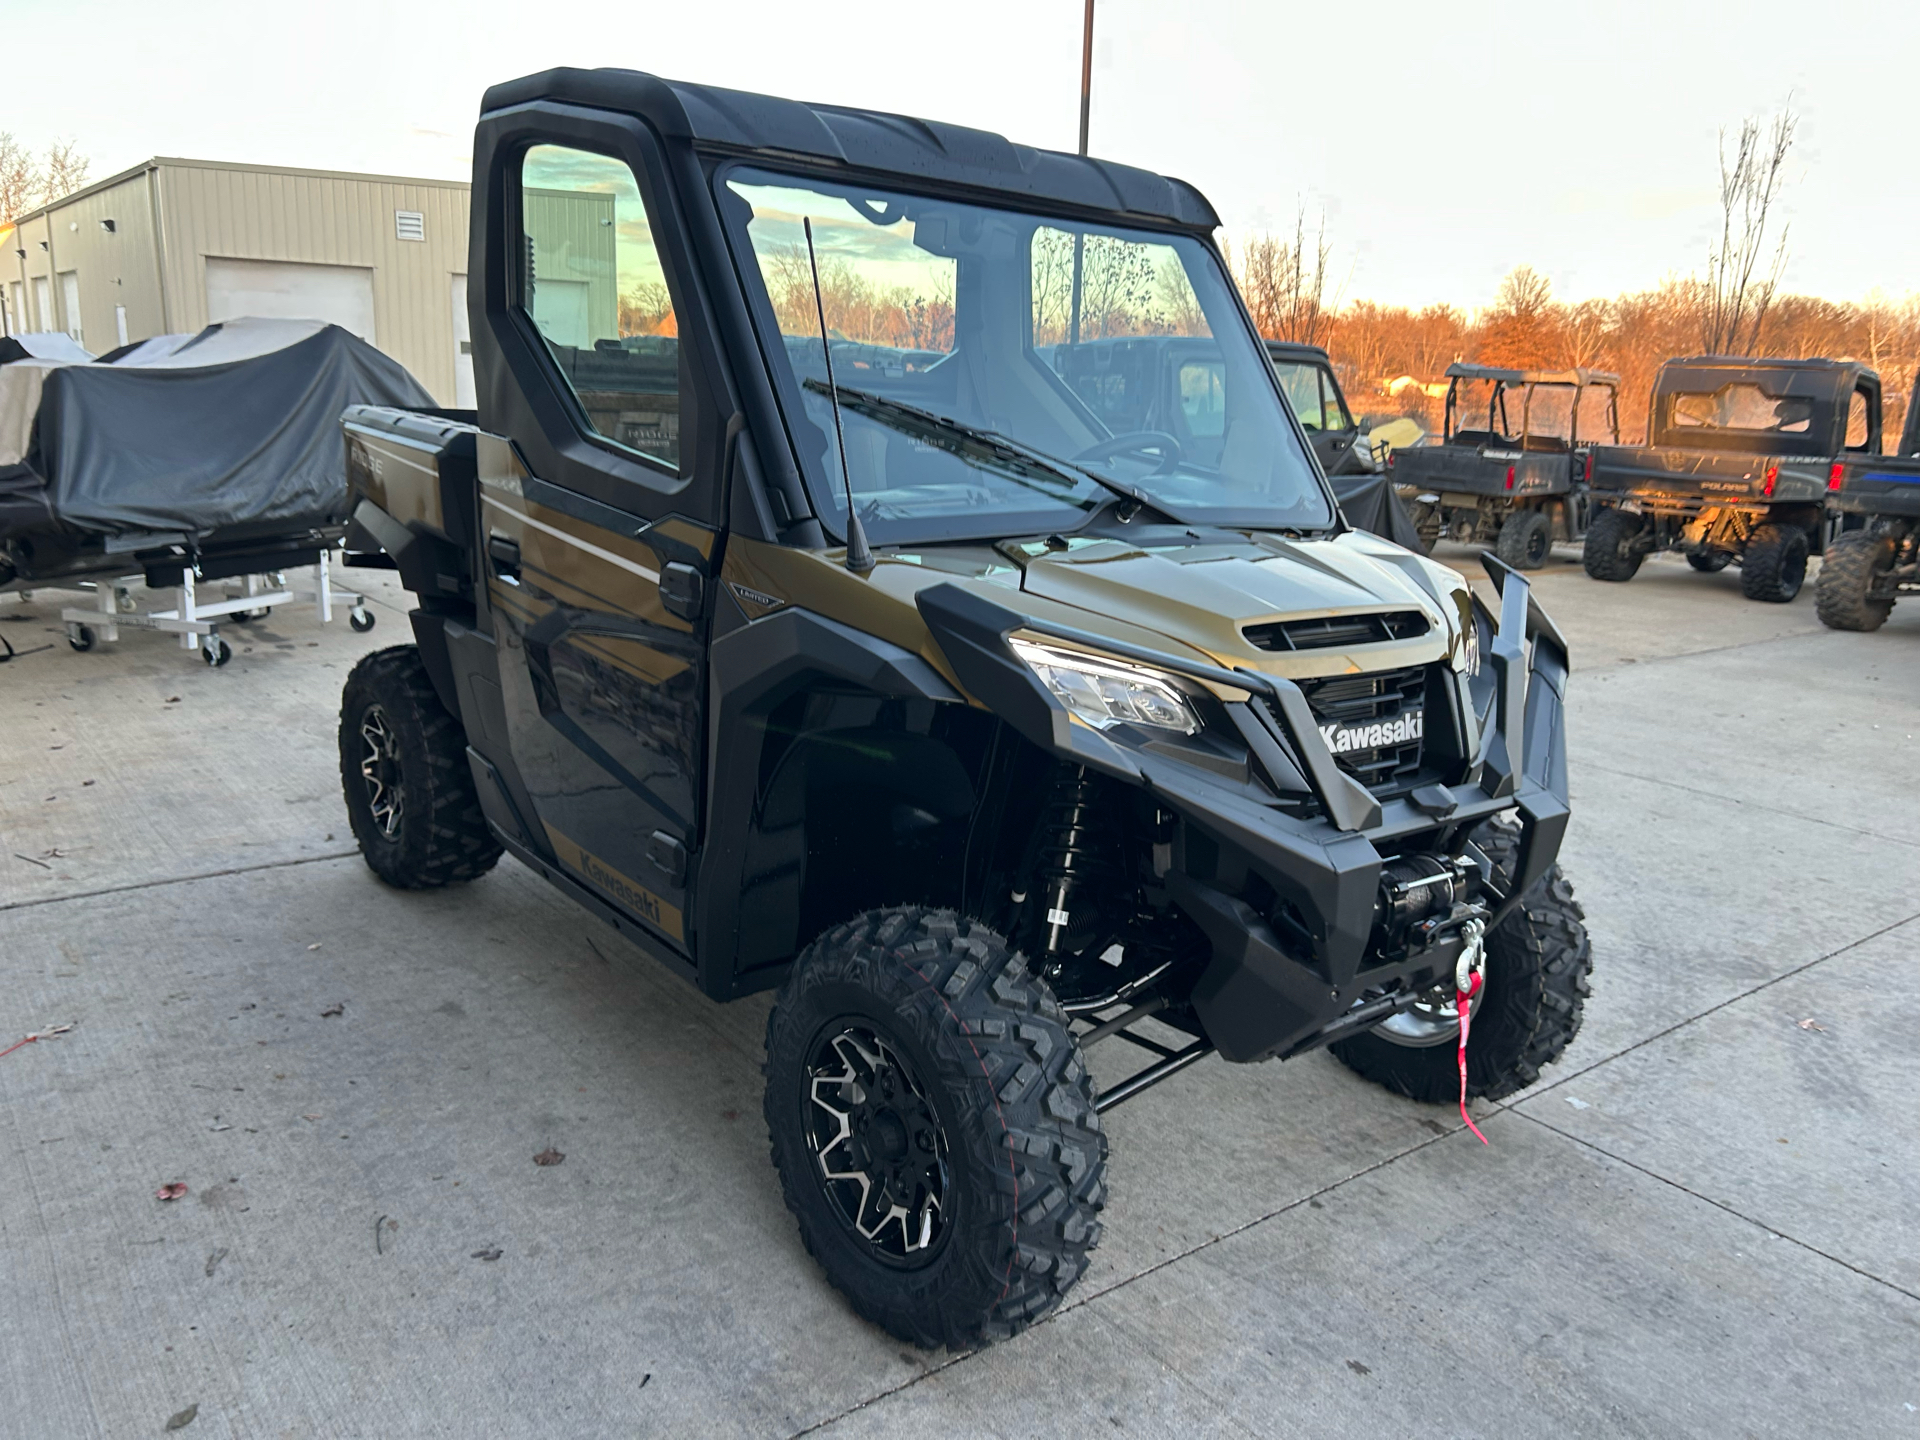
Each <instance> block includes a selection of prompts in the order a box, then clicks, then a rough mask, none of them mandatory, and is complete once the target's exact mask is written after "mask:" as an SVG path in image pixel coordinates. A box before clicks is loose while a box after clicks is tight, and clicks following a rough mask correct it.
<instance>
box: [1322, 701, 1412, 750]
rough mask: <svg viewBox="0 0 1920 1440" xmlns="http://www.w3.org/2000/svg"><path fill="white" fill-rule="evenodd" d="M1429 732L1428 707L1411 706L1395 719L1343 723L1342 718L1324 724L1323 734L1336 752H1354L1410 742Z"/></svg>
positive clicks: (1328, 744)
mask: <svg viewBox="0 0 1920 1440" xmlns="http://www.w3.org/2000/svg"><path fill="white" fill-rule="evenodd" d="M1425 733H1426V711H1424V710H1409V711H1407V712H1406V713H1405V714H1403V715H1401V716H1400V717H1399V718H1398V719H1395V720H1376V721H1373V722H1372V723H1370V724H1366V725H1342V724H1340V723H1339V722H1338V721H1335V722H1332V723H1330V724H1326V725H1322V726H1321V727H1320V738H1321V739H1322V740H1324V741H1326V742H1327V749H1329V750H1331V751H1332V752H1333V753H1334V754H1336V755H1351V754H1352V753H1353V752H1354V751H1356V750H1380V749H1384V748H1385V747H1386V746H1388V745H1406V744H1410V743H1411V742H1413V741H1415V740H1418V739H1419V738H1420V737H1421V736H1422V735H1423V734H1425Z"/></svg>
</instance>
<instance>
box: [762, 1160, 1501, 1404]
mask: <svg viewBox="0 0 1920 1440" xmlns="http://www.w3.org/2000/svg"><path fill="white" fill-rule="evenodd" d="M1465 1130H1466V1127H1465V1126H1464V1125H1455V1126H1452V1127H1450V1128H1449V1129H1448V1130H1447V1131H1446V1132H1445V1133H1443V1134H1439V1135H1433V1136H1429V1137H1428V1138H1427V1139H1425V1140H1421V1141H1418V1142H1416V1143H1415V1144H1413V1145H1409V1146H1408V1147H1407V1148H1406V1149H1404V1150H1396V1151H1394V1153H1393V1154H1391V1155H1387V1156H1383V1157H1382V1158H1381V1159H1379V1160H1376V1161H1374V1162H1373V1164H1371V1165H1366V1166H1363V1167H1361V1168H1360V1169H1358V1170H1355V1171H1353V1172H1352V1173H1351V1174H1348V1175H1343V1176H1341V1177H1340V1178H1339V1179H1338V1180H1331V1181H1329V1182H1328V1183H1327V1184H1325V1185H1322V1186H1321V1187H1320V1188H1319V1189H1317V1190H1310V1191H1308V1192H1307V1193H1306V1194H1304V1195H1301V1196H1299V1197H1297V1198H1296V1199H1293V1200H1289V1201H1288V1202H1287V1203H1286V1204H1284V1205H1282V1206H1279V1207H1278V1208H1276V1209H1273V1210H1269V1211H1268V1212H1267V1213H1266V1214H1264V1215H1257V1216H1255V1217H1254V1218H1253V1219H1251V1220H1246V1221H1242V1222H1241V1223H1240V1224H1238V1225H1236V1226H1234V1227H1233V1228H1232V1229H1231V1230H1223V1231H1221V1232H1220V1233H1219V1234H1218V1235H1213V1236H1209V1237H1208V1238H1207V1239H1205V1240H1202V1241H1200V1242H1199V1243H1198V1244H1196V1245H1190V1246H1188V1247H1187V1248H1186V1249H1185V1250H1182V1251H1179V1252H1178V1253H1177V1254H1173V1255H1168V1256H1166V1257H1165V1258H1164V1259H1161V1260H1157V1261H1155V1262H1154V1263H1153V1264H1151V1265H1149V1266H1147V1268H1146V1269H1144V1270H1137V1271H1135V1272H1134V1273H1133V1274H1131V1275H1127V1276H1124V1277H1122V1278H1121V1279H1119V1280H1116V1281H1114V1282H1113V1283H1112V1284H1111V1285H1108V1286H1107V1287H1106V1288H1105V1289H1102V1290H1095V1291H1092V1292H1091V1293H1088V1294H1085V1295H1080V1296H1076V1297H1075V1298H1074V1299H1071V1300H1068V1301H1066V1302H1065V1303H1063V1304H1062V1305H1061V1306H1060V1307H1059V1308H1058V1309H1057V1310H1054V1311H1052V1312H1051V1313H1050V1314H1048V1315H1046V1316H1045V1317H1044V1318H1042V1319H1040V1320H1037V1321H1035V1322H1034V1324H1033V1325H1032V1327H1031V1328H1032V1329H1033V1330H1040V1329H1042V1328H1044V1327H1045V1326H1048V1325H1052V1324H1054V1323H1055V1322H1056V1321H1059V1320H1062V1319H1065V1318H1066V1317H1067V1316H1068V1315H1071V1314H1072V1313H1073V1312H1074V1311H1076V1310H1080V1309H1083V1308H1085V1307H1086V1306H1089V1305H1093V1304H1097V1303H1098V1302H1099V1301H1101V1300H1104V1299H1106V1298H1107V1296H1109V1295H1114V1294H1117V1293H1119V1292H1120V1291H1122V1290H1124V1289H1126V1288H1127V1287H1128V1286H1129V1285H1132V1284H1133V1283H1134V1282H1135V1281H1138V1280H1145V1279H1146V1278H1147V1277H1148V1276H1151V1275H1157V1274H1159V1273H1160V1272H1161V1271H1162V1270H1165V1269H1166V1268H1167V1267H1168V1266H1169V1265H1177V1264H1179V1263H1180V1262H1181V1261H1182V1260H1187V1259H1190V1258H1192V1257H1193V1256H1195V1255H1198V1254H1200V1253H1201V1252H1202V1251H1204V1250H1210V1249H1212V1248H1213V1247H1214V1246H1215V1245H1219V1244H1221V1243H1222V1242H1224V1241H1227V1240H1232V1239H1233V1238H1235V1237H1236V1236H1239V1235H1244V1234H1246V1233H1247V1232H1248V1231H1249V1230H1253V1229H1255V1228H1257V1227H1259V1226H1261V1225H1264V1224H1266V1223H1267V1222H1268V1221H1269V1220H1276V1219H1278V1218H1279V1217H1280V1216H1282V1215H1285V1214H1288V1213H1289V1212H1291V1211H1294V1210H1298V1209H1299V1208H1300V1207H1301V1206H1303V1205H1306V1204H1308V1203H1310V1202H1312V1201H1314V1200H1318V1199H1319V1198H1320V1197H1321V1196H1323V1195H1330V1194H1332V1193H1333V1192H1334V1191H1336V1190H1338V1189H1340V1188H1341V1187H1342V1186H1343V1185H1350V1184H1352V1183H1353V1182H1354V1181H1355V1180H1362V1179H1365V1178H1366V1177H1367V1176H1369V1175H1372V1174H1375V1173H1376V1172H1378V1171H1381V1170H1384V1169H1386V1168H1387V1166H1389V1165H1393V1164H1396V1163H1398V1162H1399V1161H1401V1160H1404V1159H1406V1158H1407V1157H1408V1156H1409V1155H1418V1154H1419V1153H1420V1152H1421V1151H1422V1150H1425V1149H1426V1148H1427V1147H1428V1146H1429V1145H1438V1144H1439V1143H1440V1142H1441V1141H1442V1140H1448V1139H1451V1138H1452V1137H1453V1136H1455V1135H1457V1134H1463V1133H1465ZM980 1353H981V1352H980V1351H979V1350H969V1351H967V1352H965V1353H964V1354H961V1355H954V1356H950V1357H949V1358H948V1359H946V1360H943V1361H942V1362H941V1363H940V1364H938V1365H935V1366H932V1367H930V1368H928V1369H926V1370H923V1371H921V1372H920V1373H919V1374H918V1375H915V1376H912V1377H911V1378H909V1379H906V1380H902V1381H901V1382H900V1383H899V1384H898V1385H892V1386H889V1387H888V1388H887V1389H885V1390H882V1391H879V1392H878V1393H877V1394H874V1395H869V1396H868V1397H867V1398H866V1399H864V1400H862V1401H860V1402H859V1403H858V1404H855V1405H850V1406H848V1407H847V1408H846V1409H845V1410H842V1411H840V1412H839V1413H838V1414H834V1415H829V1416H827V1417H826V1418H824V1419H821V1420H816V1421H815V1422H814V1423H813V1424H811V1425H809V1426H807V1427H806V1428H805V1429H804V1430H796V1431H794V1432H793V1433H792V1435H790V1436H789V1437H788V1440H800V1437H802V1436H804V1435H812V1434H815V1433H816V1432H818V1431H821V1430H824V1429H826V1427H827V1426H829V1425H837V1424H838V1423H839V1422H840V1421H842V1420H844V1419H846V1418H847V1417H848V1416H849V1415H857V1414H858V1413H859V1412H860V1411H862V1410H865V1409H866V1408H867V1407H868V1406H870V1405H877V1404H878V1403H879V1402H880V1401H882V1400H886V1399H888V1398H890V1397H892V1396H894V1395H898V1394H900V1393H901V1392H902V1391H905V1390H910V1389H912V1388H913V1387H914V1386H915V1385H918V1384H919V1383H920V1382H921V1381H922V1380H925V1379H927V1378H929V1377H930V1376H934V1375H939V1374H942V1373H943V1372H945V1371H947V1370H951V1369H952V1368H953V1367H954V1366H956V1365H960V1364H964V1363H965V1362H966V1361H968V1360H971V1359H973V1357H974V1356H976V1355H978V1354H980ZM1203 1393H1204V1392H1203ZM1223 1418H1224V1417H1223Z"/></svg>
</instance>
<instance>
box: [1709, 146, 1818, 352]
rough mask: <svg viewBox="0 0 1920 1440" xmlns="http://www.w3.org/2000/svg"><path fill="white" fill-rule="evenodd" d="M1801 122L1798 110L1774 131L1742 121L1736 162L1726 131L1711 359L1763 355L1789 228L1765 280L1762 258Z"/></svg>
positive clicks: (1712, 280) (1712, 286)
mask: <svg viewBox="0 0 1920 1440" xmlns="http://www.w3.org/2000/svg"><path fill="white" fill-rule="evenodd" d="M1799 123H1800V121H1799V117H1798V116H1796V115H1795V114H1794V113H1793V111H1792V110H1791V109H1784V110H1782V111H1781V112H1780V113H1779V114H1778V115H1776V116H1774V118H1773V124H1772V125H1771V126H1763V125H1762V123H1761V121H1760V120H1759V119H1757V118H1754V117H1749V118H1747V119H1745V120H1742V121H1741V122H1740V139H1739V142H1738V144H1737V145H1736V146H1735V147H1734V154H1733V159H1732V161H1731V162H1729V161H1728V159H1727V136H1726V132H1725V131H1724V130H1723V131H1721V132H1720V242H1719V244H1718V245H1716V246H1715V247H1714V248H1713V249H1712V250H1710V251H1708V253H1707V275H1706V282H1705V284H1706V304H1705V306H1704V307H1703V313H1702V315H1701V329H1700V339H1701V342H1702V344H1703V346H1704V347H1705V349H1706V352H1707V353H1708V354H1709V355H1729V354H1731V355H1745V354H1751V353H1753V352H1755V351H1756V350H1758V349H1759V345H1760V329H1761V327H1762V326H1763V325H1765V324H1766V320H1767V310H1768V308H1769V307H1770V306H1771V305H1772V304H1773V296H1774V292H1775V291H1776V290H1777V289H1778V288H1779V285H1780V276H1781V275H1782V273H1783V272H1784V271H1785V270H1786V265H1787V227H1786V226H1784V225H1783V226H1782V227H1781V228H1780V238H1779V240H1778V241H1777V242H1776V243H1775V245H1774V249H1773V261H1772V264H1771V267H1770V268H1769V269H1768V270H1767V272H1766V274H1765V276H1764V277H1762V276H1761V275H1759V273H1758V271H1759V268H1760V263H1761V258H1760V257H1761V255H1762V254H1763V253H1764V251H1765V248H1766V239H1767V222H1768V219H1769V218H1770V216H1771V213H1772V210H1773V202H1774V201H1775V200H1776V199H1777V198H1779V194H1780V185H1781V182H1782V180H1783V179H1784V178H1785V176H1784V173H1783V172H1784V170H1785V167H1786V163H1787V154H1788V152H1789V151H1791V150H1792V149H1793V135H1794V131H1795V130H1796V129H1797V128H1798V126H1799Z"/></svg>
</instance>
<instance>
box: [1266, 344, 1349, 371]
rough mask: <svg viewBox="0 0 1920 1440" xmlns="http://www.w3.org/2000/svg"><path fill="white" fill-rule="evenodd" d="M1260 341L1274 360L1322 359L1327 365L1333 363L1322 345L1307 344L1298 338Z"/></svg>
mask: <svg viewBox="0 0 1920 1440" xmlns="http://www.w3.org/2000/svg"><path fill="white" fill-rule="evenodd" d="M1262 343H1263V344H1265V345H1266V347H1267V354H1268V355H1269V356H1271V357H1272V358H1273V359H1275V360H1324V361H1326V362H1327V363H1328V364H1329V365H1331V364H1332V363H1333V361H1332V360H1331V359H1330V358H1329V357H1328V355H1327V350H1326V347H1325V346H1324V345H1308V344H1305V343H1303V342H1302V341H1299V340H1267V341H1263V342H1262Z"/></svg>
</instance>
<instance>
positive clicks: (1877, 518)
mask: <svg viewBox="0 0 1920 1440" xmlns="http://www.w3.org/2000/svg"><path fill="white" fill-rule="evenodd" d="M1879 399H1880V397H1879V394H1878V393H1877V392H1876V393H1875V395H1874V397H1873V401H1874V406H1875V409H1876V411H1877V409H1878V403H1879ZM1867 428H1868V431H1869V433H1870V434H1872V435H1874V436H1875V437H1876V438H1877V437H1878V436H1879V433H1880V422H1879V418H1878V416H1877V414H1876V415H1875V416H1873V417H1870V419H1869V422H1868V426H1867ZM1875 449H1878V446H1877V445H1876V446H1875ZM1827 505H1828V507H1829V508H1830V509H1832V510H1834V511H1835V512H1837V513H1838V514H1839V516H1840V534H1839V535H1837V536H1836V537H1835V538H1834V541H1833V544H1832V545H1831V546H1829V547H1828V549H1827V553H1826V555H1825V556H1824V557H1823V558H1822V560H1821V561H1820V575H1819V578H1818V579H1816V580H1815V581H1814V582H1813V603H1814V608H1815V609H1816V610H1817V611H1818V612H1819V614H1820V621H1821V623H1822V624H1824V625H1826V626H1828V627H1830V628H1832V629H1834V630H1878V629H1879V628H1880V627H1881V626H1882V625H1884V624H1886V623H1887V616H1889V615H1891V614H1892V613H1893V601H1894V597H1895V596H1897V595H1899V594H1900V593H1901V592H1902V591H1905V592H1907V593H1908V594H1914V593H1916V592H1920V377H1916V378H1915V380H1914V385H1913V394H1912V396H1911V397H1909V399H1908V400H1907V425H1906V430H1905V432H1904V433H1903V434H1902V435H1901V437H1900V448H1899V450H1898V451H1897V452H1896V453H1895V454H1893V455H1879V454H1874V453H1872V452H1869V453H1867V454H1865V455H1850V456H1847V457H1844V458H1842V459H1840V460H1836V461H1834V462H1833V465H1832V467H1831V469H1830V470H1829V471H1828V474H1827Z"/></svg>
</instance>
